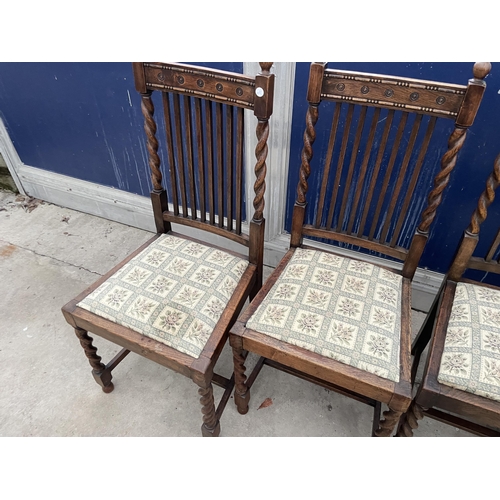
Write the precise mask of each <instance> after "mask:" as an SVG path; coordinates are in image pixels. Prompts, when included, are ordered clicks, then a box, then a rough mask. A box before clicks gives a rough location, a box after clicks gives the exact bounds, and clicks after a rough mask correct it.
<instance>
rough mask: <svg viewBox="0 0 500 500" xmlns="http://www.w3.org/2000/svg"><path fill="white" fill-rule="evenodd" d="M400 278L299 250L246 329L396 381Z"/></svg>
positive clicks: (370, 266)
mask: <svg viewBox="0 0 500 500" xmlns="http://www.w3.org/2000/svg"><path fill="white" fill-rule="evenodd" d="M401 286H402V277H401V276H400V275H398V274H396V273H393V272H391V271H388V270H386V269H382V268H380V267H378V266H374V265H373V264H369V263H367V262H361V261H357V260H353V259H348V258H345V257H340V256H338V255H333V254H330V253H326V252H320V251H318V250H310V249H304V248H298V249H297V250H296V251H295V253H294V255H293V257H292V258H291V259H290V261H289V262H288V264H287V266H286V268H285V269H284V270H283V272H282V273H281V277H280V278H279V279H278V280H277V281H276V283H275V284H274V286H273V287H272V288H271V290H270V291H269V293H268V294H267V296H266V298H265V299H264V301H263V302H262V304H261V305H260V306H259V308H258V309H257V311H255V313H254V315H253V316H252V317H251V318H250V320H249V321H248V322H247V325H246V326H247V328H251V329H252V330H255V331H257V332H261V333H265V334H266V335H269V336H270V337H274V338H276V339H279V340H282V341H284V342H288V343H289V344H293V345H296V346H299V347H303V348H304V349H307V350H309V351H312V352H316V353H318V354H321V355H323V356H326V357H329V358H332V359H335V360H337V361H340V362H341V363H345V364H348V365H350V366H354V367H356V368H359V369H361V370H365V371H368V372H370V373H374V374H376V375H378V376H380V377H383V378H386V379H389V380H392V381H394V382H399V356H400V347H399V346H400V334H401Z"/></svg>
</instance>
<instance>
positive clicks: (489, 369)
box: [438, 283, 500, 401]
mask: <svg viewBox="0 0 500 500" xmlns="http://www.w3.org/2000/svg"><path fill="white" fill-rule="evenodd" d="M438 381H439V382H440V383H442V384H444V385H448V386H450V387H454V388H456V389H460V390H463V391H466V392H470V393H472V394H477V395H479V396H484V397H486V398H489V399H493V400H495V401H500V291H498V290H493V289H492V288H486V287H482V286H478V285H473V284H471V283H458V284H457V288H456V290H455V298H454V299H453V306H452V308H451V314H450V321H449V323H448V330H447V332H446V340H445V344H444V351H443V356H442V358H441V365H440V367H439V374H438Z"/></svg>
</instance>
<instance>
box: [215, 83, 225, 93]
mask: <svg viewBox="0 0 500 500" xmlns="http://www.w3.org/2000/svg"><path fill="white" fill-rule="evenodd" d="M215 88H216V89H217V90H218V91H219V92H222V91H223V90H224V87H223V86H222V84H221V83H218V84H217V85H216V86H215Z"/></svg>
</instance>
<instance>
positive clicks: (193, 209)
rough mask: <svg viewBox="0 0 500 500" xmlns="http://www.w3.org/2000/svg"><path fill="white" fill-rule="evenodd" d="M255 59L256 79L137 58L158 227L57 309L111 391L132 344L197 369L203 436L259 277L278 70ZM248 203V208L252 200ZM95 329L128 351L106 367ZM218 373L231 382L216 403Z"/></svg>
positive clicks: (180, 368) (186, 370)
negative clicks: (247, 164) (235, 329)
mask: <svg viewBox="0 0 500 500" xmlns="http://www.w3.org/2000/svg"><path fill="white" fill-rule="evenodd" d="M260 66H261V73H260V74H258V75H257V76H255V77H249V76H245V75H242V74H237V73H230V72H225V71H219V70H214V69H208V68H203V67H197V66H191V65H187V64H173V63H165V64H164V63H133V72H134V79H135V86H136V89H137V91H138V92H139V93H140V94H141V96H142V104H141V107H142V113H143V115H144V128H145V132H146V137H147V149H148V152H149V167H150V169H151V178H152V183H153V191H152V193H151V199H152V205H153V212H154V220H155V223H156V230H157V234H156V235H155V236H154V237H153V238H151V239H150V240H149V241H148V242H146V243H145V244H144V245H142V246H141V247H140V248H138V249H137V250H136V251H135V252H134V253H132V254H131V255H130V256H129V257H127V258H126V259H125V260H124V261H123V262H122V263H120V264H119V265H117V266H116V267H115V268H113V269H112V270H111V271H110V272H109V273H107V274H106V275H105V276H103V277H102V278H101V279H99V280H98V281H97V282H96V283H95V284H94V285H92V286H91V287H90V288H88V289H87V290H85V291H84V292H83V293H82V294H80V295H79V296H78V297H76V299H74V300H72V301H71V302H69V303H68V304H67V305H65V306H64V307H63V309H62V311H63V314H64V316H65V318H66V320H67V321H68V323H69V324H70V325H72V326H73V327H74V329H75V332H76V335H77V337H78V338H79V339H80V343H81V345H82V347H83V349H84V351H85V355H86V356H87V358H88V360H89V362H90V365H91V366H92V374H93V376H94V378H95V380H96V382H97V383H98V384H99V385H100V386H101V387H102V390H103V391H104V392H106V393H108V392H111V391H112V390H113V382H112V375H111V374H112V371H113V369H114V368H115V367H116V366H117V365H118V363H120V362H121V361H122V360H123V359H124V358H125V356H127V355H128V354H129V352H130V351H132V352H135V353H137V354H140V355H141V356H144V357H146V358H148V359H150V360H152V361H155V362H157V363H160V364H161V365H163V366H166V367H167V368H170V369H172V370H174V371H176V372H178V373H181V374H183V375H185V376H187V377H190V378H192V380H193V381H194V382H195V384H197V385H198V386H199V394H200V396H201V399H200V402H201V405H202V414H203V425H202V427H201V430H202V434H203V436H218V435H219V433H220V423H219V419H220V416H221V413H222V411H223V409H224V407H225V404H226V402H227V400H228V398H229V397H230V393H231V391H232V387H233V385H234V379H233V378H231V379H227V378H225V377H222V376H220V375H217V374H214V365H215V363H216V361H217V359H218V357H219V355H220V353H221V350H222V348H223V346H224V344H225V342H226V340H227V336H228V332H229V329H230V327H231V326H232V325H233V323H234V321H235V320H236V318H237V316H238V314H239V312H240V310H241V308H242V306H243V304H244V303H245V301H246V300H247V299H248V298H249V297H253V296H255V294H256V293H257V291H258V290H259V289H260V287H261V285H262V265H263V245H264V217H263V210H264V192H265V177H266V157H267V139H268V134H269V124H268V120H269V117H270V116H271V114H272V106H273V89H274V75H273V74H271V73H270V69H271V66H272V63H260ZM156 91H157V93H158V94H159V96H158V97H159V100H160V99H161V102H162V105H163V110H164V119H165V137H164V138H163V140H164V142H165V144H166V147H165V149H166V154H165V157H166V158H167V165H166V166H165V170H166V171H169V172H170V182H169V183H168V182H167V183H166V184H167V186H166V187H164V186H163V185H162V171H161V169H160V152H161V150H159V140H158V138H157V134H156V131H157V123H156V121H155V116H154V104H153V96H152V94H153V93H154V92H156ZM245 109H248V110H253V113H254V115H255V116H256V117H257V125H256V134H257V139H258V143H257V146H256V149H255V155H256V159H257V160H256V164H255V176H256V180H255V184H254V190H255V198H254V200H253V208H254V211H253V215H250V218H249V219H250V222H249V223H248V224H247V225H246V226H245V224H244V221H245V212H244V210H245V204H244V198H243V190H244V185H245V184H244V181H245V179H244V173H245V169H244V165H243V163H244V161H243V138H244V116H243V115H244V110H245ZM246 182H247V183H248V182H251V179H248V178H247V179H246ZM246 210H247V214H249V213H250V207H246ZM247 220H248V218H247ZM172 223H173V224H181V225H184V226H189V227H191V228H195V229H200V230H203V231H206V233H205V234H208V233H212V234H214V235H217V236H222V237H225V238H228V239H229V240H231V241H233V242H236V243H239V244H241V245H244V246H246V247H248V252H247V253H245V254H238V253H235V252H233V251H229V250H227V249H225V248H219V247H217V246H214V245H212V244H210V243H208V242H207V241H205V239H202V240H197V239H194V238H190V237H187V236H183V235H181V234H178V233H175V232H174V231H173V230H172ZM247 233H248V234H247ZM88 332H92V333H94V334H96V335H99V336H101V337H103V338H105V339H107V340H109V341H111V342H114V343H115V344H118V345H119V346H121V347H123V349H122V350H121V351H120V352H119V353H118V354H117V355H116V356H115V358H113V359H112V360H111V361H110V362H109V363H108V364H106V365H105V364H104V363H102V362H101V357H100V356H99V355H98V354H97V349H96V347H94V345H93V339H92V337H90V336H89V335H88ZM212 383H214V384H216V385H219V386H222V387H224V389H225V392H224V395H223V397H222V399H221V401H220V403H219V405H218V408H217V409H215V404H214V397H213V389H212Z"/></svg>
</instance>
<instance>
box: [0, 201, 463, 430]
mask: <svg viewBox="0 0 500 500" xmlns="http://www.w3.org/2000/svg"><path fill="white" fill-rule="evenodd" d="M150 237H151V233H148V232H146V231H142V230H139V229H136V228H132V227H129V226H125V225H122V224H118V223H115V222H111V221H108V220H105V219H101V218H98V217H94V216H90V215H87V214H83V213H80V212H76V211H73V210H69V209H66V208H61V207H58V206H55V205H51V204H46V203H38V202H32V203H31V204H29V203H26V200H25V201H23V200H21V199H19V198H18V199H17V201H16V196H15V195H13V194H11V193H6V192H0V276H1V280H0V311H1V336H0V367H1V369H0V387H2V390H1V391H0V436H4V437H5V436H11V437H20V436H198V435H199V433H200V432H199V431H200V425H201V412H200V408H201V407H200V404H199V400H198V398H199V396H198V394H197V387H196V386H195V385H194V383H193V382H192V381H191V380H190V379H188V378H186V377H184V376H182V375H179V374H176V373H174V372H172V371H170V370H168V369H166V368H164V367H162V366H159V365H157V364H156V363H153V362H152V361H149V360H147V359H145V358H142V357H140V356H138V355H135V354H133V353H132V354H130V355H129V356H128V357H127V358H126V359H125V360H124V361H123V362H122V363H121V364H120V365H119V366H118V367H117V368H116V369H115V370H114V372H113V382H114V384H115V390H114V391H113V392H112V393H110V394H104V393H103V392H102V391H101V389H100V388H99V387H98V386H97V385H96V383H95V382H94V380H93V378H92V376H91V373H90V370H91V369H90V366H89V364H88V362H87V360H86V358H85V356H84V353H83V351H82V348H81V347H80V344H79V342H78V340H77V338H76V337H75V335H74V333H73V330H72V328H71V327H70V326H69V325H68V324H67V323H66V321H65V320H64V318H63V316H62V313H61V307H62V306H63V305H64V304H65V303H66V302H68V301H70V300H71V299H73V298H74V297H75V296H76V295H78V294H79V293H80V292H82V291H83V290H84V289H85V288H86V287H87V286H89V285H91V284H92V283H93V282H94V281H95V280H96V279H97V278H99V276H101V275H102V274H104V273H106V272H107V271H108V270H109V269H111V268H112V267H113V266H114V265H116V264H117V263H119V262H120V261H121V260H122V259H123V258H125V257H126V256H127V255H128V254H129V253H130V252H131V251H133V250H135V249H136V248H137V247H138V246H139V245H141V244H142V243H143V242H145V241H146V240H147V239H148V238H150ZM270 271H271V269H266V273H267V275H268V274H269V272H270ZM423 318H424V315H423V314H422V313H418V312H414V315H413V328H414V331H415V332H416V331H417V330H418V327H419V325H420V324H421V322H422V320H423ZM94 339H95V342H94V344H95V345H96V346H97V347H98V349H99V354H100V355H101V356H102V358H103V361H104V362H106V361H107V360H109V359H110V358H111V357H112V356H113V355H114V354H115V353H116V352H117V351H118V348H117V346H115V345H113V344H111V343H109V342H107V341H105V340H103V339H101V338H99V337H95V336H94ZM424 357H425V356H424ZM255 362H256V358H255V357H253V356H251V357H250V358H249V360H248V362H247V367H248V369H251V367H252V366H253V364H254V363H255ZM421 368H422V367H421ZM217 371H218V372H219V373H221V374H223V375H225V376H230V374H231V372H232V356H231V352H230V348H229V346H227V345H226V347H225V348H224V351H223V353H222V355H221V358H220V360H219V362H218V365H217ZM214 392H215V398H216V403H217V402H218V399H219V398H220V396H221V395H222V389H219V388H217V387H216V388H215V389H214ZM266 398H270V399H271V400H272V404H271V405H270V406H268V407H266V408H261V409H258V408H259V406H260V405H261V403H262V402H263V401H264V400H265V399H266ZM371 418H372V409H371V408H370V407H368V406H366V405H364V404H362V403H359V402H356V401H354V400H351V399H349V398H347V397H344V396H340V395H338V394H336V393H334V392H331V391H328V390H326V389H323V388H321V387H318V386H315V385H313V384H311V383H308V382H305V381H303V380H300V379H297V378H295V377H292V376H290V375H287V374H284V373H282V372H278V371H276V370H273V369H271V368H269V367H264V369H263V370H262V372H261V373H260V375H259V377H258V378H257V380H256V382H255V384H254V386H253V388H252V396H251V402H250V411H249V412H248V414H247V415H245V416H241V415H239V414H238V413H237V411H236V409H235V406H234V404H233V401H232V398H231V400H230V401H229V403H228V405H227V406H226V409H225V411H224V413H223V415H222V418H221V429H222V430H221V436H234V437H238V436H290V437H292V436H369V435H370V432H371ZM416 435H418V436H469V434H467V433H466V432H463V431H459V430H458V429H455V428H453V427H450V426H448V425H445V424H442V423H439V422H436V421H434V420H432V419H429V418H426V419H424V420H423V421H422V422H421V424H420V426H419V429H418V430H417V431H416Z"/></svg>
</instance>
